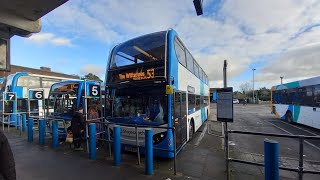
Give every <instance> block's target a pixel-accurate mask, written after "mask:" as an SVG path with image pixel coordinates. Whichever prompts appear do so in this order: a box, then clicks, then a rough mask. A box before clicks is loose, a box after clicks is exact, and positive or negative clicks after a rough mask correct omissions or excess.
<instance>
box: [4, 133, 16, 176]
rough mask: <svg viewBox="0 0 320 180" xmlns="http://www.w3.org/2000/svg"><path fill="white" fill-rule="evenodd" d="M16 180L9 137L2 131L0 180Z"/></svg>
mask: <svg viewBox="0 0 320 180" xmlns="http://www.w3.org/2000/svg"><path fill="white" fill-rule="evenodd" d="M2 179H5V180H15V179H16V169H15V162H14V158H13V154H12V151H11V148H10V144H9V142H8V139H7V137H6V136H5V135H4V133H3V132H2V130H0V180H2Z"/></svg>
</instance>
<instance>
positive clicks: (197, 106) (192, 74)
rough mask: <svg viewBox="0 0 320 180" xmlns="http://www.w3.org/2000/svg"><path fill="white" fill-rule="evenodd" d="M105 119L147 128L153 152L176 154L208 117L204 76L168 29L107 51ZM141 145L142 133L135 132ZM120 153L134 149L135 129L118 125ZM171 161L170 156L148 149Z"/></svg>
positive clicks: (207, 89)
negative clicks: (173, 131)
mask: <svg viewBox="0 0 320 180" xmlns="http://www.w3.org/2000/svg"><path fill="white" fill-rule="evenodd" d="M105 83H106V90H105V91H106V98H105V99H106V103H105V104H106V111H105V112H106V116H107V119H109V120H110V121H111V122H115V123H125V124H132V125H133V126H134V124H138V125H145V126H161V127H169V128H171V127H175V129H176V142H174V141H173V140H174V137H173V133H172V130H170V129H157V128H153V145H154V147H156V148H162V149H169V150H173V149H174V143H176V147H177V150H178V151H179V150H180V149H181V147H183V145H184V144H185V143H186V142H187V141H188V140H190V139H191V138H192V136H193V134H194V132H196V131H197V130H198V129H199V127H200V126H201V125H202V124H203V122H204V121H205V120H206V119H207V118H208V115H209V85H208V84H209V80H208V76H207V75H206V73H205V72H204V71H203V69H202V68H201V67H200V66H199V64H198V63H197V61H196V60H195V59H194V58H193V56H192V55H191V54H190V52H189V51H188V49H187V48H186V47H185V46H184V44H183V43H182V41H181V40H180V39H179V37H178V35H177V33H176V31H174V30H172V29H170V30H168V31H161V32H156V33H152V34H147V35H144V36H141V37H137V38H134V39H131V40H129V41H126V42H124V43H122V44H119V45H117V46H116V47H114V48H113V50H112V51H111V55H110V57H109V63H108V67H107V72H106V81H105ZM138 134H139V143H140V145H141V146H144V130H143V129H142V130H139V133H138ZM121 140H122V143H123V144H124V149H125V150H129V151H130V150H133V151H134V150H135V148H134V147H133V146H130V145H135V144H136V134H135V128H134V127H133V128H131V127H127V128H125V127H123V128H122V131H121ZM154 154H155V156H162V157H168V158H172V157H173V156H174V154H173V153H172V152H165V151H160V150H158V149H155V150H154Z"/></svg>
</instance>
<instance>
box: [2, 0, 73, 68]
mask: <svg viewBox="0 0 320 180" xmlns="http://www.w3.org/2000/svg"><path fill="white" fill-rule="evenodd" d="M67 1H68V0H49V1H44V0H28V1H21V0H0V71H3V70H4V71H9V68H10V38H11V37H12V36H14V35H17V36H22V37H28V36H31V34H32V33H38V32H40V30H41V22H40V18H41V17H43V16H44V15H46V14H47V13H49V12H50V11H52V10H54V9H55V8H57V7H59V6H60V5H62V4H64V3H65V2H67Z"/></svg>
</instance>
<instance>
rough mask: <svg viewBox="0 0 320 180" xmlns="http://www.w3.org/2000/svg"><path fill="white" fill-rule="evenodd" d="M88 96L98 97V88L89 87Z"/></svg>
mask: <svg viewBox="0 0 320 180" xmlns="http://www.w3.org/2000/svg"><path fill="white" fill-rule="evenodd" d="M90 96H100V86H97V85H91V86H90Z"/></svg>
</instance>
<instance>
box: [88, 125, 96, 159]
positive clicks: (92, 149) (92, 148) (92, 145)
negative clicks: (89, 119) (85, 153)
mask: <svg viewBox="0 0 320 180" xmlns="http://www.w3.org/2000/svg"><path fill="white" fill-rule="evenodd" d="M96 131H97V130H96V124H95V123H90V124H89V157H90V159H91V160H96V139H97V138H96V137H97V134H96V133H97V132H96Z"/></svg>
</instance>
